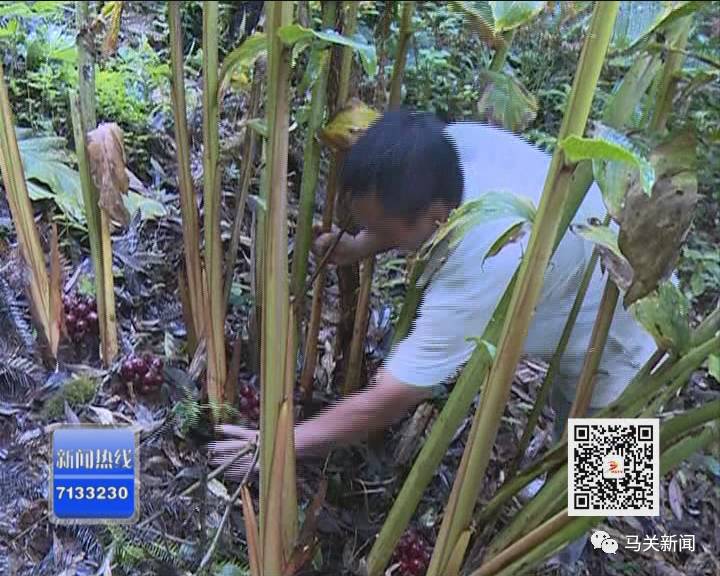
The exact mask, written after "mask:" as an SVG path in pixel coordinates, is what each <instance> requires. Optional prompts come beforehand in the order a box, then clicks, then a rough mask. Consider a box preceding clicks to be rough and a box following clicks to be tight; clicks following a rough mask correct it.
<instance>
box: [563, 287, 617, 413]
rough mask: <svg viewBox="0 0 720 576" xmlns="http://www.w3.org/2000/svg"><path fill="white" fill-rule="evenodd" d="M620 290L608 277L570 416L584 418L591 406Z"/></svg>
mask: <svg viewBox="0 0 720 576" xmlns="http://www.w3.org/2000/svg"><path fill="white" fill-rule="evenodd" d="M619 296H620V291H619V290H618V287H617V286H616V285H615V283H614V282H613V281H612V279H610V278H608V279H607V281H606V283H605V289H604V290H603V295H602V299H601V300H600V306H599V308H598V313H597V317H596V318H595V324H594V325H593V330H592V334H591V336H590V345H589V346H588V351H587V353H586V354H585V361H584V363H583V367H582V371H581V372H580V378H579V380H578V387H577V393H576V396H575V401H574V402H573V404H572V407H571V408H570V414H569V416H568V417H569V418H582V417H583V416H584V415H585V413H586V412H587V410H588V408H589V407H590V401H591V399H592V394H593V390H594V387H595V386H594V384H595V375H596V374H597V370H598V368H599V367H600V360H601V358H602V354H603V351H604V350H605V343H606V342H607V337H608V334H609V333H610V325H611V324H612V319H613V316H614V315H615V308H616V307H617V302H618V297H619Z"/></svg>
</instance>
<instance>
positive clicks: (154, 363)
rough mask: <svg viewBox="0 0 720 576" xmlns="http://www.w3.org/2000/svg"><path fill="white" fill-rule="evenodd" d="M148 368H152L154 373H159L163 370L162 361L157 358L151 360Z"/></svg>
mask: <svg viewBox="0 0 720 576" xmlns="http://www.w3.org/2000/svg"><path fill="white" fill-rule="evenodd" d="M150 368H152V369H153V370H155V371H160V370H162V368H163V361H162V359H161V358H158V357H157V356H156V357H155V358H153V359H152V360H151V361H150Z"/></svg>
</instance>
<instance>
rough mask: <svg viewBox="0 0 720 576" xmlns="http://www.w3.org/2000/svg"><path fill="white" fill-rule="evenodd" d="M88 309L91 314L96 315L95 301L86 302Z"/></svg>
mask: <svg viewBox="0 0 720 576" xmlns="http://www.w3.org/2000/svg"><path fill="white" fill-rule="evenodd" d="M88 309H89V310H90V311H91V312H95V313H97V302H96V301H95V300H92V299H91V300H89V301H88Z"/></svg>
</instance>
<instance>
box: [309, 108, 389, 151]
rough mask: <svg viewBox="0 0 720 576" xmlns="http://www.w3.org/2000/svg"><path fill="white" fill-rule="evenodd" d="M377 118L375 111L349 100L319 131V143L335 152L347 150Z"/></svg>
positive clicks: (378, 115)
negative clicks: (333, 149)
mask: <svg viewBox="0 0 720 576" xmlns="http://www.w3.org/2000/svg"><path fill="white" fill-rule="evenodd" d="M379 117H380V113H379V112H378V111H377V110H375V109H373V108H370V106H368V105H367V104H365V103H364V102H362V101H360V100H358V99H357V98H351V99H350V100H349V101H348V103H347V104H346V105H345V106H344V107H343V108H342V109H341V110H340V111H339V112H338V113H337V114H335V117H334V118H333V119H332V120H330V122H328V124H327V125H326V126H325V128H323V129H322V130H321V131H320V133H319V138H320V141H321V142H322V143H323V144H325V145H327V146H331V147H333V148H335V149H336V150H347V149H348V148H350V147H351V146H352V145H353V144H355V142H357V140H358V138H360V136H362V134H363V133H364V132H365V130H367V129H368V128H369V127H370V125H371V124H372V123H373V122H375V120H377V119H378V118H379Z"/></svg>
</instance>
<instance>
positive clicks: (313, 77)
mask: <svg viewBox="0 0 720 576" xmlns="http://www.w3.org/2000/svg"><path fill="white" fill-rule="evenodd" d="M329 59H330V52H329V51H328V50H313V51H312V52H311V53H310V58H309V59H308V64H307V68H306V69H305V74H303V77H302V80H300V85H299V86H298V94H305V93H306V92H307V91H308V90H312V88H313V86H314V85H315V82H317V79H318V78H319V77H320V72H321V71H322V69H323V67H324V66H325V65H326V64H327V62H328V60H329Z"/></svg>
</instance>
